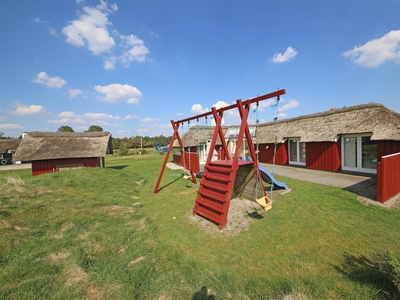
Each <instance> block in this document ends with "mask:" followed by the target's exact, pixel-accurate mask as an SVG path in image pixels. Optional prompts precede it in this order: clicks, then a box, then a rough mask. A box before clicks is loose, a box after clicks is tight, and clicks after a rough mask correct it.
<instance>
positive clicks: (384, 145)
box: [377, 141, 400, 162]
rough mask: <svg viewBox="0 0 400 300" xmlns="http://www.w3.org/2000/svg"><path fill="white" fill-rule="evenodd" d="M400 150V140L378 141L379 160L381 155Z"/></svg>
mask: <svg viewBox="0 0 400 300" xmlns="http://www.w3.org/2000/svg"><path fill="white" fill-rule="evenodd" d="M397 152H400V141H378V142H377V156H378V157H377V158H378V162H380V161H381V157H382V156H385V155H389V154H393V153H397Z"/></svg>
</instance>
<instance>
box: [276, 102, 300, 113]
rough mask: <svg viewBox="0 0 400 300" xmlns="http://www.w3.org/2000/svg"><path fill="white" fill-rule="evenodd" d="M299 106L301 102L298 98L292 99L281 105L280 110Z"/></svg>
mask: <svg viewBox="0 0 400 300" xmlns="http://www.w3.org/2000/svg"><path fill="white" fill-rule="evenodd" d="M297 106H299V103H298V102H297V101H296V100H290V101H289V103H287V104H285V105H283V106H282V107H279V111H285V110H290V109H293V108H295V107H297Z"/></svg>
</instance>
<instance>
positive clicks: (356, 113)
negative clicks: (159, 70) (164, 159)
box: [182, 103, 400, 202]
mask: <svg viewBox="0 0 400 300" xmlns="http://www.w3.org/2000/svg"><path fill="white" fill-rule="evenodd" d="M224 128H225V130H226V132H227V131H228V129H227V128H228V127H226V126H225V127H224ZM195 136H196V128H195V127H192V128H190V129H189V130H188V131H187V132H186V133H185V134H184V135H183V136H182V141H183V142H184V146H185V147H188V144H187V143H185V141H187V140H190V139H188V137H191V140H193V141H194V140H195ZM225 138H226V139H229V137H228V136H225ZM233 140H234V139H233ZM199 141H201V139H199ZM253 142H254V144H255V145H258V150H259V161H260V162H262V163H274V159H275V164H279V165H296V166H303V167H305V168H309V169H316V170H324V171H331V172H338V171H351V172H360V173H372V174H377V182H378V195H377V199H378V201H381V202H384V201H386V200H388V199H389V198H390V197H392V196H394V195H396V194H397V193H399V192H400V154H399V155H392V154H395V153H398V152H400V114H399V113H396V112H394V111H392V110H390V109H388V108H386V107H385V106H383V105H381V104H376V103H371V104H363V105H356V106H351V107H344V108H339V109H334V108H333V109H331V110H329V111H325V112H320V113H316V114H310V115H304V116H300V117H296V118H290V119H283V120H278V121H277V122H276V123H275V122H269V123H262V124H259V125H258V126H257V131H256V134H255V137H254V138H253ZM190 148H191V151H192V152H196V151H197V148H196V143H195V142H193V143H192V144H191V145H190ZM216 150H217V149H216ZM274 154H275V155H274ZM393 166H399V167H393ZM389 167H390V168H389Z"/></svg>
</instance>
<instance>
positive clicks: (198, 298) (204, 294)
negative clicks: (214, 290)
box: [192, 286, 215, 300]
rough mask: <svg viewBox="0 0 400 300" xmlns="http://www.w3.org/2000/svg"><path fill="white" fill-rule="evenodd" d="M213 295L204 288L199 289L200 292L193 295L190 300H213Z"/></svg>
mask: <svg viewBox="0 0 400 300" xmlns="http://www.w3.org/2000/svg"><path fill="white" fill-rule="evenodd" d="M214 299H215V295H214V294H210V291H209V290H208V288H207V287H206V286H203V287H201V289H200V291H198V292H196V293H194V295H193V297H192V300H214Z"/></svg>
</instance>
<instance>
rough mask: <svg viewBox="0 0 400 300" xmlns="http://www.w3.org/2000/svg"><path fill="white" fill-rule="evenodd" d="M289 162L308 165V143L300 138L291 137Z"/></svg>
mask: <svg viewBox="0 0 400 300" xmlns="http://www.w3.org/2000/svg"><path fill="white" fill-rule="evenodd" d="M289 163H290V164H294V165H304V166H305V165H306V143H303V142H300V139H289Z"/></svg>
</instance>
